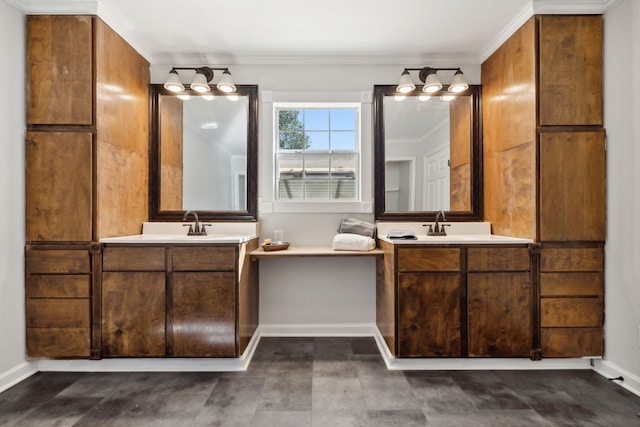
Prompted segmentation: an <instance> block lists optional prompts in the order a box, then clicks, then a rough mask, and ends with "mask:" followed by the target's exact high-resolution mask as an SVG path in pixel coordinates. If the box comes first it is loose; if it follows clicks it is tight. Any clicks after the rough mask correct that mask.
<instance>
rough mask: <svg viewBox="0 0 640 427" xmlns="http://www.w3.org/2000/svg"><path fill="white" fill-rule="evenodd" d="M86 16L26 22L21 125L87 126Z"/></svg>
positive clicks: (90, 98) (88, 49) (88, 67)
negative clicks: (24, 102)
mask: <svg viewBox="0 0 640 427" xmlns="http://www.w3.org/2000/svg"><path fill="white" fill-rule="evenodd" d="M92 40H93V37H92V20H91V17H90V16H62V15H47V16H44V15H28V16H27V64H26V68H27V123H28V124H52V125H91V124H93V93H94V92H93V67H92V64H93V61H92Z"/></svg>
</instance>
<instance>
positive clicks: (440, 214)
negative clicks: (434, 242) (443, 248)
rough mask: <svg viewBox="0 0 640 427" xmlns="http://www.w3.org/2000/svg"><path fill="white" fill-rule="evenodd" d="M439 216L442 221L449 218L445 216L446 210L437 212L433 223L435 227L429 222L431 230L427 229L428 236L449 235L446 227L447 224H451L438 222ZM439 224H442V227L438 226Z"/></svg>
mask: <svg viewBox="0 0 640 427" xmlns="http://www.w3.org/2000/svg"><path fill="white" fill-rule="evenodd" d="M439 218H442V221H446V220H447V219H446V218H445V216H444V211H440V212H438V213H436V221H435V223H434V224H433V228H432V227H431V224H429V230H427V236H446V235H447V233H446V232H445V231H444V227H445V226H447V227H449V226H450V225H451V224H439V223H438V219H439ZM438 225H440V228H438Z"/></svg>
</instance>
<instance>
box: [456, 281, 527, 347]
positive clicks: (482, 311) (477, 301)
mask: <svg viewBox="0 0 640 427" xmlns="http://www.w3.org/2000/svg"><path fill="white" fill-rule="evenodd" d="M467 297H468V310H469V356H489V357H527V356H529V355H530V353H531V339H532V335H531V331H532V329H531V327H532V326H531V276H530V274H529V273H470V274H469V275H468V276H467Z"/></svg>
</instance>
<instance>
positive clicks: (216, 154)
mask: <svg viewBox="0 0 640 427" xmlns="http://www.w3.org/2000/svg"><path fill="white" fill-rule="evenodd" d="M236 87H237V91H236V92H235V93H232V94H229V93H224V92H220V91H218V90H217V89H215V88H212V89H211V92H209V93H205V94H202V93H198V92H195V91H192V90H190V89H189V88H188V87H187V89H186V90H185V91H184V92H180V93H174V92H170V91H168V90H166V89H165V88H164V86H163V85H161V84H154V85H151V91H150V98H151V105H150V110H151V111H150V113H151V134H150V168H149V186H150V188H149V190H150V191H149V195H150V196H149V219H150V220H151V221H172V220H182V217H183V215H184V213H185V212H186V211H187V210H194V211H197V212H198V215H199V217H200V219H201V220H206V221H256V220H257V203H258V173H257V169H258V168H257V165H258V86H256V85H236Z"/></svg>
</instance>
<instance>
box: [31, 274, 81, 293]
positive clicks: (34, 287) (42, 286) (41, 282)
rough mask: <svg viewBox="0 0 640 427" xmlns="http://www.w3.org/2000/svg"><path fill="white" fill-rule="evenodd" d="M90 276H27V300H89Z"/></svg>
mask: <svg viewBox="0 0 640 427" xmlns="http://www.w3.org/2000/svg"><path fill="white" fill-rule="evenodd" d="M90 289H91V276H89V275H85V274H81V275H74V276H71V275H55V276H54V275H47V274H45V275H27V298H89V296H90Z"/></svg>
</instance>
